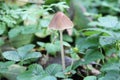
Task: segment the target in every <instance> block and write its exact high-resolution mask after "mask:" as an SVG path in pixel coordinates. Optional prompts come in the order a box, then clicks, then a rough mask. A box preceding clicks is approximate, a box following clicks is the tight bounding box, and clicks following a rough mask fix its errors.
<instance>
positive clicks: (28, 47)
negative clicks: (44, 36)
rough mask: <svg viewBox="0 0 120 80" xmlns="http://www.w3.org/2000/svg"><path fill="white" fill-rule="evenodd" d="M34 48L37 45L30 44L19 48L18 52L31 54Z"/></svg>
mask: <svg viewBox="0 0 120 80" xmlns="http://www.w3.org/2000/svg"><path fill="white" fill-rule="evenodd" d="M34 47H35V45H33V44H28V45H25V46H22V47H19V48H18V49H17V51H18V52H21V53H28V52H30V51H31V50H32V49H33V48H34Z"/></svg>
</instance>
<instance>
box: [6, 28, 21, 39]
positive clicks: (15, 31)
mask: <svg viewBox="0 0 120 80" xmlns="http://www.w3.org/2000/svg"><path fill="white" fill-rule="evenodd" d="M21 30H22V27H16V28H13V29H11V30H10V31H9V32H8V35H9V38H13V37H16V36H18V35H19V34H20V32H21Z"/></svg>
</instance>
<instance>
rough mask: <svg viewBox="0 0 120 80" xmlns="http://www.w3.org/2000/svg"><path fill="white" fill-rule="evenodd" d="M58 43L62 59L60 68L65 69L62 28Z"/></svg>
mask: <svg viewBox="0 0 120 80" xmlns="http://www.w3.org/2000/svg"><path fill="white" fill-rule="evenodd" d="M59 32H60V45H61V60H62V68H63V70H65V55H64V48H63V34H62V33H63V30H60V31H59Z"/></svg>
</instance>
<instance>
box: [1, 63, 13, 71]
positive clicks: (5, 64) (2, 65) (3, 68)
mask: <svg viewBox="0 0 120 80" xmlns="http://www.w3.org/2000/svg"><path fill="white" fill-rule="evenodd" d="M14 63H15V62H13V61H6V62H0V73H4V72H6V71H7V70H8V67H9V66H11V65H13V64H14Z"/></svg>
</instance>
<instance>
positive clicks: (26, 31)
mask: <svg viewBox="0 0 120 80" xmlns="http://www.w3.org/2000/svg"><path fill="white" fill-rule="evenodd" d="M36 32H37V27H36V25H34V26H24V27H22V31H21V33H22V34H32V33H36Z"/></svg>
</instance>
